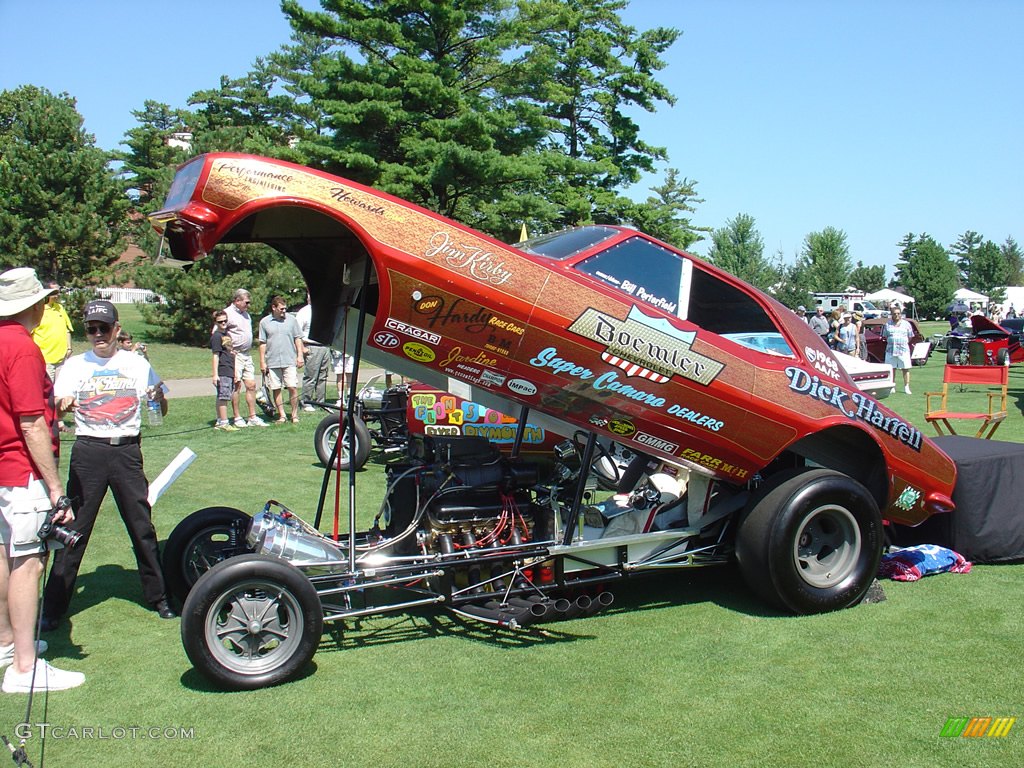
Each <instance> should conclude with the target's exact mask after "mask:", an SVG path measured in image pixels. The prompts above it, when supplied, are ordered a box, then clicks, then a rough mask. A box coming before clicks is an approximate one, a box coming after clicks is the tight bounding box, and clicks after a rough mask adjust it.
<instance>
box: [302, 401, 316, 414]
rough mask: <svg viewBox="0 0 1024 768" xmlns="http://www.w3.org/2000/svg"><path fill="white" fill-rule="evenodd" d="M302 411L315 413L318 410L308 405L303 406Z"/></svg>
mask: <svg viewBox="0 0 1024 768" xmlns="http://www.w3.org/2000/svg"><path fill="white" fill-rule="evenodd" d="M302 410H304V411H305V412H306V413H312V412H313V411H315V410H316V408H314V407H313V406H312V405H310V404H309V403H306V404H305V405H304V406H302Z"/></svg>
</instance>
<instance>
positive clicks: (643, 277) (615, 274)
mask: <svg viewBox="0 0 1024 768" xmlns="http://www.w3.org/2000/svg"><path fill="white" fill-rule="evenodd" d="M575 268H576V269H578V270H579V271H580V272H585V273H586V274H588V275H592V276H593V277H596V278H597V279H598V280H601V281H603V282H605V283H608V284H609V285H613V286H615V287H616V288H618V289H619V290H620V291H623V292H624V293H628V294H629V295H630V296H632V297H633V298H634V299H636V300H637V301H638V302H639V303H641V304H650V305H651V306H655V307H658V308H659V309H663V310H664V311H666V312H670V313H671V314H673V315H678V314H680V311H679V310H680V306H679V297H680V283H681V282H682V280H683V274H684V270H683V259H682V258H681V257H680V256H679V255H678V254H676V253H672V251H669V250H666V249H665V248H662V247H660V246H658V245H655V244H654V243H652V242H649V241H647V240H644V239H643V238H639V237H633V238H630V239H629V240H624V241H623V242H621V243H618V244H617V245H613V246H612V247H611V248H608V249H607V250H604V251H601V252H600V253H598V254H595V255H594V256H591V257H590V258H589V259H586V260H584V261H581V262H579V263H578V264H576V265H575Z"/></svg>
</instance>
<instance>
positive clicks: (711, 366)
mask: <svg viewBox="0 0 1024 768" xmlns="http://www.w3.org/2000/svg"><path fill="white" fill-rule="evenodd" d="M569 330H570V331H571V332H572V333H575V334H577V335H579V336H582V337H583V338H585V339H590V340H591V341H596V342H598V343H600V344H604V345H605V352H606V353H607V354H608V355H612V356H613V357H616V358H620V359H621V360H623V361H627V362H630V363H634V364H635V365H636V366H638V367H636V368H635V369H633V372H632V373H631V372H630V371H631V367H630V366H626V367H623V370H625V371H626V375H627V376H637V375H638V376H645V374H646V373H647V372H653V373H655V374H661V376H662V377H664V378H663V379H662V381H667V380H668V379H669V378H671V377H673V376H682V377H683V378H686V379H690V380H691V381H696V382H697V383H698V384H704V385H707V384H710V383H711V382H712V381H714V379H715V377H716V376H718V374H719V373H721V372H722V370H723V369H724V368H725V366H724V365H723V364H722V363H720V362H718V361H717V360H712V359H711V358H710V357H706V356H705V355H702V354H699V353H697V352H694V351H693V349H692V345H693V342H694V341H695V340H696V338H697V332H696V331H681V330H679V329H677V328H674V327H673V326H672V324H671V323H669V322H668V320H665V319H663V318H657V317H649V316H648V315H645V314H644V313H643V312H641V311H640V310H639V309H638V308H637V307H635V306H634V307H630V310H629V314H628V315H627V317H626V318H625V320H622V319H619V318H617V317H613V316H612V315H609V314H607V313H605V312H601V311H600V310H597V309H594V308H593V307H588V308H587V309H586V310H585V311H584V312H583V314H581V315H580V316H579V317H577V318H576V320H574V321H573V323H572V325H570V326H569ZM646 377H647V378H650V377H649V376H646Z"/></svg>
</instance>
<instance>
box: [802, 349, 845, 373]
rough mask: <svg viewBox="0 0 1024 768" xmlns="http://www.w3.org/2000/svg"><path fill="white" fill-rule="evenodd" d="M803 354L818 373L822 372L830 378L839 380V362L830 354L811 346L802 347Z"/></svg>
mask: <svg viewBox="0 0 1024 768" xmlns="http://www.w3.org/2000/svg"><path fill="white" fill-rule="evenodd" d="M804 354H805V355H806V356H807V362H809V363H810V364H811V365H813V366H814V370H816V371H817V372H818V373H823V374H825V375H826V376H828V377H829V378H830V379H835V380H836V381H838V380H839V378H840V377H839V363H838V362H837V361H836V359H835V358H834V357H832V355H830V354H828V353H827V352H823V351H822V350H820V349H815V348H814V347H811V346H807V347H804Z"/></svg>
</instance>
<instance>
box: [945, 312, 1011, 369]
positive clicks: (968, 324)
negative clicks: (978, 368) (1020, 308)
mask: <svg viewBox="0 0 1024 768" xmlns="http://www.w3.org/2000/svg"><path fill="white" fill-rule="evenodd" d="M1022 322H1024V321H1022V320H1021V319H1020V318H1009V319H1006V320H1003V321H1002V322H1001V323H999V324H996V323H994V322H992V321H991V320H989V319H988V318H987V317H985V316H984V315H970V316H969V317H968V318H967V319H966V321H965V322H963V323H961V324H960V326H959V328H958V329H957V331H958V332H956V333H950V334H948V335H947V337H946V340H945V341H946V344H945V347H946V362H947V363H948V364H950V365H1009V364H1010V363H1019V362H1021V361H1022V360H1024V349H1022V348H1021V338H1022V336H1024V333H1022V330H1021V323H1022Z"/></svg>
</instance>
